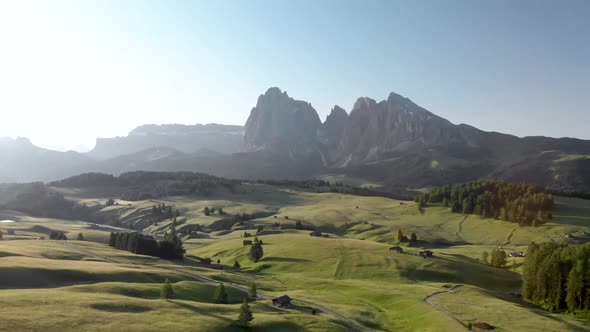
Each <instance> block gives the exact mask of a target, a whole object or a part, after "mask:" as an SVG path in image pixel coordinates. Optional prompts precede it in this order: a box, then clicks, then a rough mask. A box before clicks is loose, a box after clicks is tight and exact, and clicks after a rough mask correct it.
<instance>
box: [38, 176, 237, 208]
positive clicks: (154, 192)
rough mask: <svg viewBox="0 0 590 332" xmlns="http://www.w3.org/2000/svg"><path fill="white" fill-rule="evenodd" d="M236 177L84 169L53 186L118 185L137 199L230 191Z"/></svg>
mask: <svg viewBox="0 0 590 332" xmlns="http://www.w3.org/2000/svg"><path fill="white" fill-rule="evenodd" d="M239 184H241V181H240V180H232V179H225V178H220V177H216V176H212V175H208V174H204V173H193V172H147V171H135V172H127V173H123V174H121V175H119V176H118V177H117V176H113V175H110V174H103V173H84V174H80V175H76V176H72V177H69V178H67V179H63V180H60V181H54V182H51V183H50V184H49V185H50V186H53V187H76V188H88V187H119V188H121V191H120V192H121V199H123V200H128V201H138V200H146V199H153V198H159V197H165V196H180V195H192V194H196V195H209V194H211V193H212V192H213V191H214V190H215V189H217V188H226V189H227V190H229V191H232V192H233V191H234V189H235V186H237V185H239Z"/></svg>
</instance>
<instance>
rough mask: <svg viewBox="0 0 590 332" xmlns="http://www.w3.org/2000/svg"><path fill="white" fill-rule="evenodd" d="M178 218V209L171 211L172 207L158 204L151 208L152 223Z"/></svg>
mask: <svg viewBox="0 0 590 332" xmlns="http://www.w3.org/2000/svg"><path fill="white" fill-rule="evenodd" d="M179 216H180V212H178V209H175V210H174V211H172V206H170V205H168V206H166V203H160V204H157V205H154V206H152V212H151V220H152V222H154V223H159V222H160V221H162V220H166V219H172V218H176V217H179Z"/></svg>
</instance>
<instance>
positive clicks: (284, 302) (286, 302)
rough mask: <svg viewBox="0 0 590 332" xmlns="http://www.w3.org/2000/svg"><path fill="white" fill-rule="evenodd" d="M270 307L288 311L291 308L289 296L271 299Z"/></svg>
mask: <svg viewBox="0 0 590 332" xmlns="http://www.w3.org/2000/svg"><path fill="white" fill-rule="evenodd" d="M272 305H273V306H275V307H279V308H284V309H288V308H291V298H290V297H289V295H283V296H279V297H277V298H274V299H272Z"/></svg>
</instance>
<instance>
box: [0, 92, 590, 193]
mask: <svg viewBox="0 0 590 332" xmlns="http://www.w3.org/2000/svg"><path fill="white" fill-rule="evenodd" d="M19 150H21V151H19ZM15 151H17V152H19V153H16V152H15ZM2 152H4V154H13V155H14V156H19V155H20V156H19V157H15V158H12V159H10V160H11V161H12V164H13V165H12V166H11V167H7V166H6V165H4V166H3V168H2V167H0V181H3V182H7V181H19V182H26V181H35V180H42V181H47V180H56V179H58V178H59V176H61V177H65V176H69V175H75V174H78V173H84V172H87V171H99V172H108V173H113V174H120V173H122V172H123V171H134V170H157V171H195V172H208V173H210V174H212V175H217V176H227V177H233V178H245V179H257V178H260V179H271V178H275V179H276V178H285V179H293V178H308V177H315V176H319V175H321V174H323V173H337V174H344V175H350V176H355V177H360V178H366V179H370V180H372V181H377V182H379V183H383V184H386V185H388V186H390V187H400V188H408V187H412V188H420V187H424V186H437V185H442V184H447V183H453V182H462V181H463V182H464V181H471V180H474V179H479V178H486V177H494V178H498V179H500V180H510V181H524V180H526V181H528V182H532V183H536V184H540V185H544V186H548V187H551V188H556V189H566V190H583V191H590V178H589V176H587V175H586V173H590V172H588V170H590V164H589V163H590V158H589V157H588V156H590V141H588V140H582V139H577V138H551V137H545V136H528V137H517V136H515V135H510V134H503V133H498V132H488V131H483V130H480V129H478V128H475V127H473V126H470V125H467V124H453V123H451V122H450V121H448V120H447V119H445V118H442V117H440V116H438V115H436V114H435V113H432V112H430V111H429V110H427V109H425V108H423V107H421V106H419V105H418V104H416V103H414V102H413V101H412V100H411V99H409V98H406V97H404V96H401V95H399V94H396V93H394V92H392V93H390V94H389V95H388V96H387V99H384V100H381V101H376V100H374V99H372V98H369V97H360V98H358V99H357V100H356V102H355V103H354V106H353V107H352V109H351V110H350V112H347V111H346V110H345V109H343V108H342V107H339V106H337V105H335V106H334V107H333V108H332V110H331V112H330V114H328V115H327V116H326V119H325V121H323V122H322V121H321V119H320V117H319V115H318V113H317V111H316V110H315V109H314V108H313V106H311V104H310V103H308V102H306V101H303V100H297V99H294V98H292V97H290V96H289V95H288V94H287V92H286V91H281V89H279V88H276V87H273V88H269V89H268V90H267V91H266V92H265V93H264V94H261V95H260V96H259V97H258V99H257V102H256V105H255V106H254V107H253V108H252V109H251V111H250V116H249V117H248V120H247V121H246V123H245V125H244V126H236V125H219V124H207V125H181V124H165V125H143V126H139V127H137V128H135V129H133V130H131V131H130V133H129V135H127V136H123V137H114V138H106V139H101V138H99V139H97V146H96V147H95V148H94V149H93V150H92V151H90V152H89V153H86V154H81V153H75V152H55V151H51V150H46V149H40V148H37V147H35V146H34V145H33V144H32V143H31V142H30V141H28V140H26V139H19V140H13V139H0V153H2ZM549 152H550V153H549ZM19 158H20V159H19ZM56 159H60V160H61V161H60V162H59V163H58V162H56ZM23 163H27V164H28V165H40V164H42V165H47V167H45V168H44V170H43V171H40V170H36V169H34V168H31V167H27V165H24V166H23V167H20V166H19V164H23ZM19 170H26V172H27V175H26V176H22V174H21V175H20V176H19V174H18V172H19Z"/></svg>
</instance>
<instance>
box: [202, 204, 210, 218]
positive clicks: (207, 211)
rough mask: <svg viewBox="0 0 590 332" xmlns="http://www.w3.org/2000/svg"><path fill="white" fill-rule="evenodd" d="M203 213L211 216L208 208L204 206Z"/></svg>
mask: <svg viewBox="0 0 590 332" xmlns="http://www.w3.org/2000/svg"><path fill="white" fill-rule="evenodd" d="M203 213H204V214H205V215H206V216H208V215H210V214H211V212H210V211H209V208H208V207H206V206H205V208H204V209H203Z"/></svg>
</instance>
